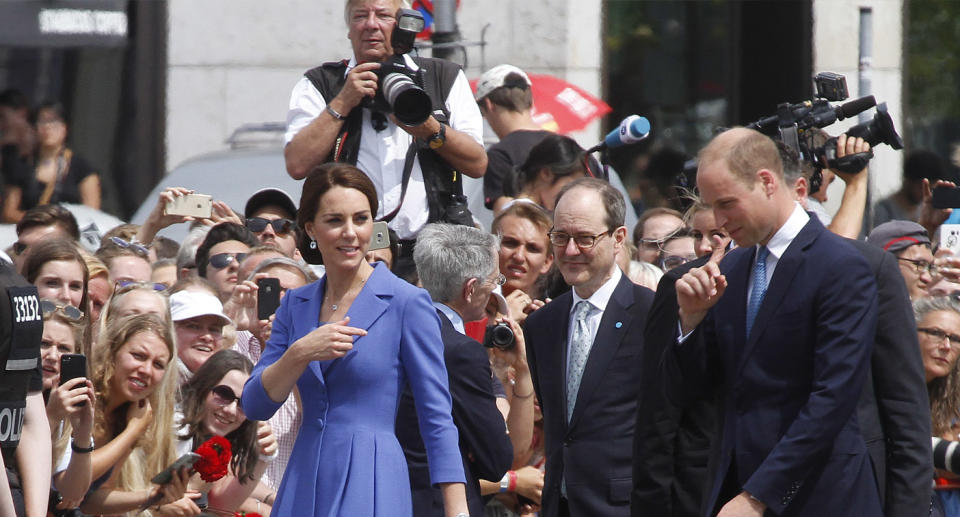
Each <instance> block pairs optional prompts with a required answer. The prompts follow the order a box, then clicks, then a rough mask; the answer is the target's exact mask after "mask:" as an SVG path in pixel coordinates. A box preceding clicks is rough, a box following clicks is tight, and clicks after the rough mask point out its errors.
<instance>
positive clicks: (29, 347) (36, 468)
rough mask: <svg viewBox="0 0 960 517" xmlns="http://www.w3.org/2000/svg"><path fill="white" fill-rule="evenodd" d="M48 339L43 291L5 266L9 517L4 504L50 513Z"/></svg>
mask: <svg viewBox="0 0 960 517" xmlns="http://www.w3.org/2000/svg"><path fill="white" fill-rule="evenodd" d="M42 334H43V312H42V311H41V309H40V301H39V299H38V298H37V288H36V287H34V286H32V285H30V284H29V283H28V282H27V281H26V280H25V279H24V278H23V277H22V276H20V275H18V274H17V273H16V272H15V271H14V269H13V266H11V265H9V264H6V263H0V366H2V367H3V371H2V373H0V450H2V454H3V463H4V467H5V473H6V477H7V481H8V484H7V485H4V486H0V492H3V493H2V494H0V511H2V512H4V515H8V513H6V512H7V511H9V509H8V508H7V509H5V508H4V507H3V505H4V501H7V504H9V501H11V500H12V502H13V506H14V508H15V512H16V515H17V517H22V516H26V515H30V516H34V515H36V516H42V515H46V512H47V501H48V499H49V493H50V471H51V461H52V460H51V459H50V457H51V449H52V446H51V443H50V428H49V427H48V424H47V413H46V410H45V407H44V403H43V395H42V393H41V390H42V388H43V379H42V377H41V374H40V338H41V336H42ZM8 494H9V495H8ZM8 497H9V499H8Z"/></svg>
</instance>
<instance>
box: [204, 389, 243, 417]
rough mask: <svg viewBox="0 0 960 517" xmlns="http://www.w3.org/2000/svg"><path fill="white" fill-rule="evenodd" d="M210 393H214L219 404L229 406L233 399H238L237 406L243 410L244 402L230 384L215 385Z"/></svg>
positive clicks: (214, 397) (214, 398)
mask: <svg viewBox="0 0 960 517" xmlns="http://www.w3.org/2000/svg"><path fill="white" fill-rule="evenodd" d="M210 393H213V400H214V401H215V402H216V403H217V404H219V405H221V406H229V405H230V404H231V403H233V401H237V408H238V409H240V410H241V411H243V404H242V403H241V402H240V397H238V396H237V394H236V393H234V392H233V390H232V389H230V387H229V386H226V385H223V384H221V385H219V386H214V387H213V388H211V389H210Z"/></svg>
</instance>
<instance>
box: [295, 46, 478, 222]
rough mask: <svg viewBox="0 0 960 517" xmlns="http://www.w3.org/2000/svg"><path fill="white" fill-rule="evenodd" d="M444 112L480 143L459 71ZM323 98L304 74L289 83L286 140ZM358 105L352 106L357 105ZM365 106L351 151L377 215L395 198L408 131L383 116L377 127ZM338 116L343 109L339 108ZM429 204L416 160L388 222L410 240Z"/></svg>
mask: <svg viewBox="0 0 960 517" xmlns="http://www.w3.org/2000/svg"><path fill="white" fill-rule="evenodd" d="M404 57H405V58H406V62H407V66H409V67H411V68H412V69H414V70H417V69H418V68H419V67H418V66H417V64H416V63H414V62H413V59H411V58H410V56H409V55H405V56H404ZM356 65H357V61H356V59H355V58H351V59H350V62H349V63H348V64H347V72H349V71H350V70H352V69H353V67H355V66H356ZM444 104H445V105H446V108H447V111H448V112H449V113H450V122H449V125H450V127H452V128H453V129H456V130H457V131H460V132H462V133H465V134H467V135H469V136H470V137H472V138H473V139H474V141H476V142H477V143H478V144H480V145H483V117H482V116H481V115H480V108H479V107H477V103H476V101H475V100H474V99H473V91H472V90H470V83H468V82H467V78H466V76H464V75H463V72H462V71H461V72H460V73H459V74H457V79H456V80H455V81H454V83H453V87H452V88H450V93H449V94H448V95H447V98H446V99H445V100H444ZM326 107H327V103H326V101H324V100H323V96H322V95H320V92H319V91H318V90H317V89H316V87H314V86H313V83H311V82H310V79H307V78H306V77H302V78H301V79H300V81H299V82H297V84H296V85H295V86H294V87H293V92H292V93H291V94H290V109H289V111H287V132H286V134H285V136H284V139H285V142H286V143H288V144H289V143H290V141H291V140H293V137H294V135H296V134H297V133H298V132H299V131H300V130H301V129H303V128H304V127H306V126H307V125H308V124H310V123H311V122H313V119H315V118H317V117H318V116H319V115H320V114H321V113H323V111H324V110H325V109H326ZM359 108H360V107H359V106H358V107H357V108H355V109H359ZM370 113H371V112H370V110H369V109H366V108H364V109H363V122H362V124H361V133H360V150H359V152H358V154H357V168H359V169H360V170H362V171H363V172H364V173H366V174H367V176H369V177H370V179H371V180H372V181H373V185H374V186H375V187H376V189H377V198H378V200H379V201H380V203H379V204H380V206H379V208H378V209H377V214H376V217H377V218H380V217H383V216H384V215H386V214H389V213H390V212H392V211H393V210H394V209H395V208H396V207H397V205H398V204H399V203H400V191H401V185H402V181H401V180H402V178H403V164H404V161H405V160H406V156H407V149H408V148H409V147H410V144H411V143H413V136H411V135H410V134H409V133H407V132H406V131H404V130H403V129H400V128H399V127H397V126H396V125H395V124H394V123H393V122H392V121H391V120H390V119H389V118H388V119H387V128H386V129H384V130H383V131H380V132H377V131H376V130H375V129H374V128H373V125H371V123H370ZM343 115H344V116H346V115H347V114H346V113H344V114H343ZM428 215H429V208H428V207H427V193H426V189H425V188H424V184H423V171H422V170H421V169H420V160H419V159H416V160H414V162H413V169H412V170H411V171H410V181H409V183H408V184H407V194H406V196H405V197H404V199H403V206H402V207H401V208H400V211H399V212H398V213H397V216H396V217H394V219H393V220H392V221H390V223H389V226H390V228H393V230H394V231H396V232H397V236H399V237H400V238H401V239H412V238H414V237H416V235H417V233H418V232H419V231H420V229H421V228H423V225H425V224H426V223H427V216H428Z"/></svg>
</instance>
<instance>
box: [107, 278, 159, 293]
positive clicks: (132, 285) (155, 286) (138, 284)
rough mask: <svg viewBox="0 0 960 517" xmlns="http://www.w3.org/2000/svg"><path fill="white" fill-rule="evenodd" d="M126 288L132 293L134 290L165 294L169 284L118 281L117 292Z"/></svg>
mask: <svg viewBox="0 0 960 517" xmlns="http://www.w3.org/2000/svg"><path fill="white" fill-rule="evenodd" d="M124 288H126V290H127V291H132V290H134V289H153V290H154V291H157V292H163V291H166V290H167V284H161V283H160V282H137V281H135V280H120V281H118V282H117V290H118V291H117V292H119V290H120V289H124Z"/></svg>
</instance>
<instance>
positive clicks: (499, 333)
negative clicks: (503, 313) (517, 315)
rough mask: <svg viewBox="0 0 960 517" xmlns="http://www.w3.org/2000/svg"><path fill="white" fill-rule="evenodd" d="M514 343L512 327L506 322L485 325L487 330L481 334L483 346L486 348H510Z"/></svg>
mask: <svg viewBox="0 0 960 517" xmlns="http://www.w3.org/2000/svg"><path fill="white" fill-rule="evenodd" d="M515 344H516V340H515V339H514V336H513V329H511V328H510V325H507V324H506V323H497V324H496V325H487V331H486V332H485V333H484V334H483V346H485V347H487V348H499V349H500V350H510V349H511V348H513V346H514V345H515Z"/></svg>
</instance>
